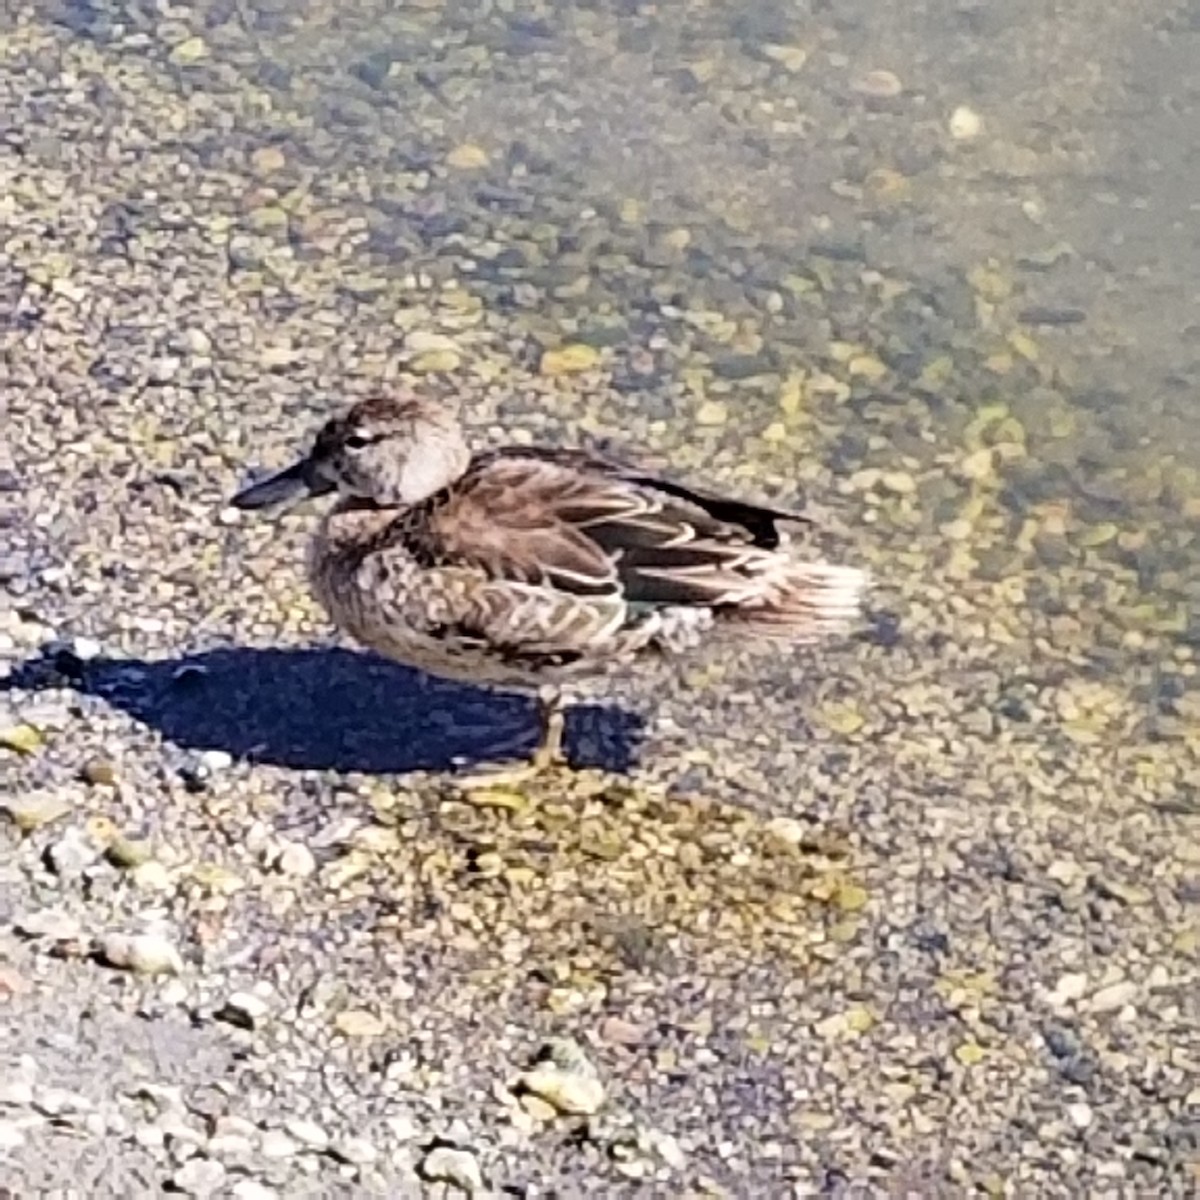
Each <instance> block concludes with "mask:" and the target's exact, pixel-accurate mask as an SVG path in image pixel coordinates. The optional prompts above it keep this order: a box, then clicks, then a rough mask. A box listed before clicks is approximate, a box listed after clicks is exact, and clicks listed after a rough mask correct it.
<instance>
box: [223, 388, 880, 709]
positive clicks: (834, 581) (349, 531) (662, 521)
mask: <svg viewBox="0 0 1200 1200" xmlns="http://www.w3.org/2000/svg"><path fill="white" fill-rule="evenodd" d="M335 489H336V490H337V491H338V493H339V499H338V501H337V502H336V503H335V504H334V506H333V507H332V508H331V509H330V511H329V512H328V513H327V514H326V515H325V517H324V519H323V520H322V522H321V525H320V527H319V529H318V531H317V533H316V535H315V536H314V538H313V541H312V544H311V550H310V555H309V575H310V579H311V582H312V586H313V588H314V591H315V594H316V596H317V598H318V599H319V601H320V602H321V604H322V605H323V607H324V608H325V609H326V611H327V612H328V613H329V615H330V617H331V618H332V620H333V621H334V622H335V623H336V624H337V625H338V626H339V627H340V628H342V629H344V630H345V631H346V632H348V633H349V634H351V635H352V636H353V637H354V638H355V639H356V640H358V641H359V642H361V643H362V644H364V645H366V646H370V647H371V648H373V649H375V650H377V651H379V652H380V653H382V654H385V655H387V656H388V657H390V658H394V659H397V660H399V661H401V662H404V663H407V664H410V665H412V666H415V667H419V668H421V669H423V670H425V671H428V672H430V673H432V674H435V675H441V676H446V677H450V678H459V679H470V680H473V681H476V682H481V683H490V684H505V685H535V686H536V685H537V684H539V683H544V682H545V681H547V680H551V681H553V680H558V679H561V678H564V677H569V676H572V675H578V674H581V673H586V672H595V671H600V670H605V669H609V668H612V667H615V666H623V667H632V666H636V664H637V663H639V662H640V661H642V660H645V659H646V658H648V657H656V658H657V657H660V656H663V655H668V656H669V655H676V654H680V653H684V652H687V651H691V650H695V649H697V648H698V647H700V646H702V645H704V644H706V643H707V642H709V641H714V640H717V639H720V638H722V637H725V636H730V635H733V636H737V637H741V638H758V639H769V640H770V641H772V642H776V643H784V644H797V643H806V642H812V641H815V640H817V639H820V638H823V637H826V636H828V635H830V634H834V633H836V632H839V631H841V630H844V629H845V628H846V626H847V625H848V623H849V622H850V621H851V620H852V619H853V618H854V617H855V615H856V614H857V612H858V608H859V604H860V600H861V596H862V592H863V589H864V587H865V582H866V581H865V576H864V575H863V573H862V572H861V571H858V570H857V569H855V568H851V567H840V566H832V565H829V564H826V563H819V562H817V563H805V562H801V561H798V560H797V559H796V558H794V557H793V556H792V554H791V553H790V551H789V547H788V544H787V538H786V535H785V534H784V533H783V532H782V531H781V529H780V528H779V526H780V524H781V523H784V522H787V521H800V520H803V518H802V517H801V516H800V515H799V514H796V513H791V512H786V511H783V510H777V509H771V508H766V507H762V506H757V505H752V504H746V503H743V502H741V501H738V500H732V499H729V498H726V497H721V496H715V495H710V494H708V493H705V492H701V491H697V490H693V489H691V488H688V487H685V486H683V485H681V484H678V483H676V482H674V481H671V480H667V479H664V478H661V477H658V476H655V475H653V474H650V473H648V472H644V471H641V470H639V469H637V468H634V467H630V466H626V465H624V464H621V463H617V462H614V461H612V460H610V459H607V458H602V457H599V456H597V455H593V454H590V453H588V452H586V451H582V450H567V449H555V448H549V447H507V448H504V449H500V450H492V451H486V452H481V453H477V454H472V453H471V452H470V450H469V449H468V447H467V445H466V442H465V440H464V438H463V434H462V431H461V428H460V426H459V424H458V422H457V421H456V420H455V419H454V418H453V417H452V416H451V415H450V414H449V413H448V412H447V411H446V410H445V409H443V408H441V407H439V406H436V405H434V404H432V403H430V402H428V401H425V400H422V399H419V398H417V397H414V396H411V395H407V394H400V395H393V396H381V397H377V398H374V399H371V400H367V401H364V402H362V403H360V404H359V405H357V406H356V407H354V408H353V409H351V410H350V412H349V413H347V414H346V415H345V416H342V417H338V418H335V419H334V420H331V421H330V422H328V423H327V424H326V425H325V427H324V428H323V429H322V430H321V432H320V434H319V435H318V437H317V439H316V442H315V444H314V446H313V448H312V450H311V452H310V453H309V455H308V456H307V457H306V458H305V459H303V460H301V462H299V463H297V464H295V465H294V466H292V467H289V468H288V469H287V470H286V471H283V472H281V473H280V474H278V475H276V476H273V477H272V478H271V479H268V480H266V481H264V482H262V483H259V484H256V485H253V486H251V487H250V488H247V489H245V490H244V491H243V492H241V493H239V495H238V496H237V497H235V500H234V503H235V504H237V505H239V506H240V507H245V508H254V507H261V506H263V505H265V504H269V503H271V502H273V501H276V500H280V499H285V498H289V497H290V496H292V495H295V494H298V493H305V492H307V493H308V494H321V493H324V492H329V491H333V490H335Z"/></svg>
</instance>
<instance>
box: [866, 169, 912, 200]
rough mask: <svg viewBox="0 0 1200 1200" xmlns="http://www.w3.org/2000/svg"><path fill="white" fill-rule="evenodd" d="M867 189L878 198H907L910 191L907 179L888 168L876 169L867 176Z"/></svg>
mask: <svg viewBox="0 0 1200 1200" xmlns="http://www.w3.org/2000/svg"><path fill="white" fill-rule="evenodd" d="M866 182H867V187H869V188H870V189H871V191H872V192H873V193H874V194H875V195H876V196H878V197H880V198H885V197H887V198H892V197H896V198H898V197H902V196H907V195H908V194H909V192H910V191H911V190H912V188H911V186H910V185H909V182H908V179H907V178H906V177H905V176H904V175H901V174H900V172H899V171H893V170H892V169H891V168H890V167H876V168H875V170H873V171H872V172H871V173H870V174H869V175H868V176H867V180H866Z"/></svg>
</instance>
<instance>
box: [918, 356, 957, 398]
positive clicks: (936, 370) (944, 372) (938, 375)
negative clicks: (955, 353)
mask: <svg viewBox="0 0 1200 1200" xmlns="http://www.w3.org/2000/svg"><path fill="white" fill-rule="evenodd" d="M953 374H954V359H952V358H951V357H950V356H949V355H948V354H942V355H939V357H937V358H934V359H931V360H930V361H929V362H927V363H926V364H925V366H924V367H922V368H921V374H920V376H919V377H918V379H917V383H918V384H919V385H920V386H921V387H923V388H924V389H925V390H926V391H930V392H935V391H937V390H938V389H939V388H941V387H942V386H944V385H945V384H946V383H948V382H949V380H950V377H951V375H953Z"/></svg>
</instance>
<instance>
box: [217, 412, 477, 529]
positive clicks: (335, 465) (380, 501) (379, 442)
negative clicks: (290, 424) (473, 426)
mask: <svg viewBox="0 0 1200 1200" xmlns="http://www.w3.org/2000/svg"><path fill="white" fill-rule="evenodd" d="M470 458H471V452H470V450H469V449H468V447H467V443H466V440H465V439H464V437H463V432H462V427H461V426H460V425H459V423H458V420H457V419H456V418H455V416H454V415H453V414H452V413H451V412H449V411H448V410H447V409H445V408H443V407H441V406H440V405H438V404H435V403H433V402H431V401H428V400H422V399H420V398H418V397H416V396H414V395H412V394H411V393H407V392H398V393H394V394H392V395H388V396H375V397H372V398H371V399H369V400H363V401H361V402H360V403H358V404H356V405H355V406H354V407H353V408H352V409H350V411H349V412H348V413H346V414H345V415H343V416H340V417H334V418H333V419H331V420H329V421H327V422H326V423H325V425H324V427H323V428H322V429H321V432H320V433H318V434H317V438H316V441H315V442H314V443H313V445H312V449H311V450H310V451H309V452H308V454H307V455H305V457H304V458H302V459H300V460H299V461H298V462H295V463H293V464H292V465H291V466H290V467H288V468H286V469H285V470H283V471H280V472H279V473H278V474H276V475H272V476H270V477H269V478H267V479H263V480H261V481H260V482H258V483H253V484H251V485H250V486H249V487H246V488H243V489H242V490H241V491H240V492H238V494H237V495H236V496H234V497H233V499H232V500H231V501H230V503H231V504H232V505H233V506H234V507H235V508H266V507H267V506H268V505H275V504H283V503H287V502H294V501H297V500H301V499H304V498H306V497H309V496H322V495H325V494H326V493H328V492H333V491H337V492H338V493H339V494H340V495H341V496H343V497H344V498H350V499H355V500H360V501H365V502H367V503H369V504H375V505H377V506H378V507H380V508H402V507H405V506H407V505H410V504H419V503H420V502H421V501H422V500H427V499H428V498H429V497H430V496H432V495H434V493H436V492H439V491H441V489H442V488H444V487H447V486H449V485H450V484H451V483H453V482H454V481H455V480H456V479H458V478H459V477H460V476H461V475H462V474H463V472H464V471H465V470H466V469H467V464H468V463H469V462H470Z"/></svg>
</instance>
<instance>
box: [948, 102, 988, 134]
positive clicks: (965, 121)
mask: <svg viewBox="0 0 1200 1200" xmlns="http://www.w3.org/2000/svg"><path fill="white" fill-rule="evenodd" d="M982 132H983V118H982V117H981V116H980V115H979V114H978V113H977V112H976V111H975V110H974V109H973V108H968V107H967V105H965V104H960V105H959V106H958V107H957V108H956V109H955V110H954V111H953V112H952V113H951V114H950V136H951V137H952V138H954V140H955V141H956V142H967V141H970V140H971V139H972V138H977V137H978V136H979V135H980V134H981V133H982Z"/></svg>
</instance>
